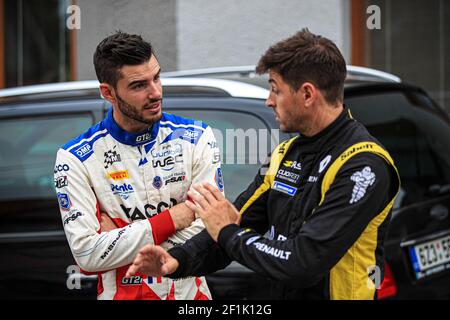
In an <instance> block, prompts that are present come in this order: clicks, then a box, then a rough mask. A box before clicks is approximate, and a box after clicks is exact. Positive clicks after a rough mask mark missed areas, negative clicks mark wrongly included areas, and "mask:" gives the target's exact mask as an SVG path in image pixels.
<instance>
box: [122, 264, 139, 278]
mask: <svg viewBox="0 0 450 320" xmlns="http://www.w3.org/2000/svg"><path fill="white" fill-rule="evenodd" d="M139 268H140V266H139V265H136V264H132V265H131V266H130V267H129V268H128V270H127V273H126V274H125V278H129V277H131V276H134V275H136V274H137V273H138V272H139Z"/></svg>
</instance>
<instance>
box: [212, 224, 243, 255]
mask: <svg viewBox="0 0 450 320" xmlns="http://www.w3.org/2000/svg"><path fill="white" fill-rule="evenodd" d="M239 229H240V227H239V226H238V225H237V224H235V223H230V224H228V225H226V226H225V227H223V228H222V229H221V230H220V231H219V236H218V237H217V243H218V244H219V245H220V246H221V247H222V248H223V249H225V248H226V246H227V242H228V240H230V239H231V238H232V237H233V235H234V234H235V233H236V232H237V231H238V230H239Z"/></svg>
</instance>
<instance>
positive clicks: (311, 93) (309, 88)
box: [299, 82, 318, 107]
mask: <svg viewBox="0 0 450 320" xmlns="http://www.w3.org/2000/svg"><path fill="white" fill-rule="evenodd" d="M299 92H300V93H301V95H302V98H303V100H304V101H305V107H309V106H311V105H313V104H314V102H315V101H316V99H317V94H318V92H317V88H316V86H315V85H314V84H312V83H311V82H305V83H303V84H302V85H301V87H300V89H299Z"/></svg>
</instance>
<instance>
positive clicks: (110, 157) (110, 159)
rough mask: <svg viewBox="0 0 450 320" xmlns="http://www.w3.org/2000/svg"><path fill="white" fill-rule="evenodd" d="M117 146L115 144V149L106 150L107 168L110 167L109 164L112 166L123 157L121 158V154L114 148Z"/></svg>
mask: <svg viewBox="0 0 450 320" xmlns="http://www.w3.org/2000/svg"><path fill="white" fill-rule="evenodd" d="M115 148H116V146H114V148H113V150H108V151H106V152H105V154H104V156H105V162H104V163H105V169H108V168H109V166H111V165H112V164H113V163H115V162H120V161H122V159H121V158H120V154H118V153H117V151H116V150H114V149H115Z"/></svg>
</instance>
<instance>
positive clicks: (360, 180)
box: [349, 167, 376, 204]
mask: <svg viewBox="0 0 450 320" xmlns="http://www.w3.org/2000/svg"><path fill="white" fill-rule="evenodd" d="M375 178H376V177H375V173H373V172H372V169H371V168H370V167H364V169H362V170H361V171H357V172H355V173H354V174H352V176H351V177H350V180H352V181H354V182H355V186H354V187H353V191H352V198H351V199H350V202H349V203H350V204H353V203H356V202H358V201H359V200H361V198H362V197H364V195H365V194H366V191H367V188H368V187H370V186H371V185H373V184H374V182H375Z"/></svg>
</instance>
